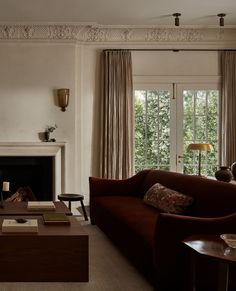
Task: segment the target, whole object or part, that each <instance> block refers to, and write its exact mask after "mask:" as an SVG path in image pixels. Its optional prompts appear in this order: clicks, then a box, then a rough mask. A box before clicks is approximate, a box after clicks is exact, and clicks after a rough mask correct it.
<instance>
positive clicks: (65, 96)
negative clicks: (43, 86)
mask: <svg viewBox="0 0 236 291" xmlns="http://www.w3.org/2000/svg"><path fill="white" fill-rule="evenodd" d="M69 96H70V89H65V88H62V89H58V90H57V97H58V104H59V106H60V107H61V111H63V112H65V111H66V107H67V106H68V104H69Z"/></svg>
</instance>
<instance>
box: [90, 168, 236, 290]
mask: <svg viewBox="0 0 236 291" xmlns="http://www.w3.org/2000/svg"><path fill="white" fill-rule="evenodd" d="M155 183H161V184H162V185H164V186H166V187H168V188H171V189H174V190H176V191H178V192H181V193H183V194H186V195H189V196H192V197H193V198H194V203H193V205H192V206H191V210H190V212H189V213H188V215H176V214H169V213H160V212H159V211H158V210H157V209H156V208H154V207H152V206H149V205H147V204H145V203H144V202H143V197H144V194H145V193H146V191H147V190H148V189H149V188H150V187H151V186H152V185H154V184H155ZM89 184H90V217H91V223H92V224H96V225H97V226H98V227H99V228H100V229H101V230H102V231H103V232H104V233H106V235H107V236H108V237H109V238H110V239H111V240H112V241H113V242H114V243H115V244H116V245H117V246H118V247H119V248H120V249H121V250H122V252H123V253H124V254H125V255H126V256H127V257H128V258H129V259H130V260H131V261H132V262H133V263H134V264H135V266H136V267H137V268H138V269H139V270H140V271H142V273H144V274H145V275H146V276H147V277H148V278H149V279H150V280H151V281H152V283H153V285H154V286H155V289H157V290H160V291H162V290H181V291H182V290H190V289H189V288H190V287H189V284H190V279H189V278H190V277H189V276H190V271H189V270H190V255H189V253H188V252H189V251H188V250H187V247H186V246H184V245H183V243H182V242H181V241H182V240H183V239H184V238H186V237H188V236H189V235H192V234H217V235H218V234H222V233H229V232H231V233H232V232H233V233H236V185H233V184H230V183H225V182H218V181H215V180H212V179H207V178H202V177H198V176H192V175H185V174H180V173H175V172H168V171H160V170H144V171H141V172H139V173H138V174H136V175H135V176H133V177H131V178H129V179H125V180H112V179H101V178H96V177H90V178H89ZM198 264H199V266H198V269H199V274H198V279H199V285H204V286H205V287H206V289H204V290H208V291H210V290H214V288H215V285H214V284H216V276H217V273H216V272H217V268H216V264H215V262H209V260H208V261H204V260H202V261H201V260H199V262H198ZM234 272H235V269H232V271H231V273H230V277H235V275H236V273H234ZM234 281H235V280H234ZM230 284H231V285H232V284H233V280H231V278H230ZM210 286H211V287H212V288H213V289H210ZM178 288H179V289H178ZM233 288H235V286H234V287H233ZM233 290H236V289H233Z"/></svg>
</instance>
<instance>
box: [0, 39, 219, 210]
mask: <svg viewBox="0 0 236 291" xmlns="http://www.w3.org/2000/svg"><path fill="white" fill-rule="evenodd" d="M113 47H114V45H113ZM115 47H116V48H119V45H116V46H115ZM105 48H109V47H108V46H106V47H104V46H98V45H88V44H83V45H76V44H74V43H55V42H53V41H52V42H47V43H46V42H45V43H40V42H38V43H37V42H28V43H24V42H22V43H20V42H12V43H1V44H0V76H1V78H0V142H3V141H39V138H38V132H40V131H43V130H44V128H45V126H46V125H47V124H54V123H56V124H57V125H58V129H57V130H56V131H55V134H53V137H55V138H56V139H57V141H66V142H67V160H66V162H67V164H66V169H67V172H66V191H67V192H75V193H81V194H84V195H85V204H88V202H89V199H88V195H89V185H88V177H89V176H90V175H96V173H97V168H98V164H97V157H98V155H99V152H98V143H99V135H98V131H97V126H98V119H97V112H96V109H97V108H98V105H99V100H98V87H99V69H98V63H99V52H100V51H101V49H105ZM132 58H133V72H134V75H135V76H162V75H166V76H168V75H208V76H212V75H214V76H216V75H218V74H219V60H218V54H217V53H216V52H197V53H196V52H178V53H173V52H155V51H154V52H147V51H146V52H141V51H135V52H133V53H132ZM61 87H66V88H70V90H71V96H70V104H69V107H68V109H67V111H66V112H64V113H63V112H62V111H60V109H59V108H58V107H57V106H56V103H55V96H54V90H55V89H57V88H61Z"/></svg>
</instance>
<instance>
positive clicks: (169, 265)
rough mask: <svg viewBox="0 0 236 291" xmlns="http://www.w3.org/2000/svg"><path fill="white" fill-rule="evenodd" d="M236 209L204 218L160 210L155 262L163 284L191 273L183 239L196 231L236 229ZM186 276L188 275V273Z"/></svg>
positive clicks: (156, 233) (197, 232)
mask: <svg viewBox="0 0 236 291" xmlns="http://www.w3.org/2000/svg"><path fill="white" fill-rule="evenodd" d="M235 229H236V212H235V213H233V214H230V215H227V216H221V217H213V218H203V217H191V216H183V215H174V214H168V213H160V215H159V217H158V219H157V223H156V230H155V245H154V258H153V259H154V265H155V270H156V278H157V281H158V283H159V284H160V285H161V284H162V283H164V282H166V280H168V277H169V278H173V280H172V281H169V283H170V284H172V283H173V284H175V283H176V282H177V281H178V280H180V278H183V274H185V272H187V270H186V266H189V261H188V260H189V257H188V256H187V253H186V248H185V247H184V245H183V243H182V240H183V239H185V238H186V237H188V236H190V235H194V234H216V235H220V234H222V233H229V232H235ZM185 278H186V276H185Z"/></svg>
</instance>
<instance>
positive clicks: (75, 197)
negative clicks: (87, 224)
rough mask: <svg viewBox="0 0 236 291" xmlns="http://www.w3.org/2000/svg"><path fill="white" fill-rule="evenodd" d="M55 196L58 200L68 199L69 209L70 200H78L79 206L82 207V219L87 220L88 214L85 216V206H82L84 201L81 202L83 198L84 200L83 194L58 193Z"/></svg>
mask: <svg viewBox="0 0 236 291" xmlns="http://www.w3.org/2000/svg"><path fill="white" fill-rule="evenodd" d="M57 198H58V199H59V200H60V201H68V202H69V209H70V210H71V202H73V201H80V204H81V207H82V211H83V215H84V219H85V220H88V216H87V213H86V211H85V207H84V203H83V200H84V196H83V195H80V194H67V193H64V194H60V195H58V196H57Z"/></svg>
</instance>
